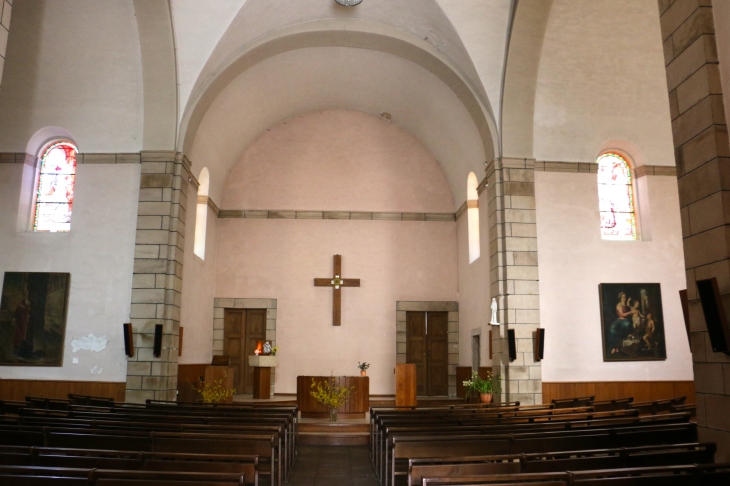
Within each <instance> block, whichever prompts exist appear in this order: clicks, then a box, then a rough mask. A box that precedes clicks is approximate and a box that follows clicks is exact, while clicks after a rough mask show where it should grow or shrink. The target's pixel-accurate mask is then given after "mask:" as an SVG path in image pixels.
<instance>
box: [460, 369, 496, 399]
mask: <svg viewBox="0 0 730 486" xmlns="http://www.w3.org/2000/svg"><path fill="white" fill-rule="evenodd" d="M464 386H465V387H466V398H469V397H470V396H471V395H472V393H475V394H476V393H478V394H479V398H480V401H481V402H482V403H492V398H493V396H494V394H495V393H496V394H499V392H500V391H501V382H500V377H499V375H494V374H492V372H491V371H487V377H486V378H482V377H481V376H479V373H477V372H476V371H472V373H471V379H470V380H466V381H465V382H464Z"/></svg>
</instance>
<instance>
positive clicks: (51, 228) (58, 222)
mask: <svg viewBox="0 0 730 486" xmlns="http://www.w3.org/2000/svg"><path fill="white" fill-rule="evenodd" d="M76 152H77V150H76V147H74V146H73V145H72V144H70V143H69V142H57V143H54V144H53V145H51V146H50V147H48V148H47V149H46V151H45V152H43V155H42V156H41V169H40V174H39V175H38V192H37V193H36V204H35V216H34V218H33V231H48V232H61V231H70V230H71V210H72V208H73V201H74V182H75V180H76Z"/></svg>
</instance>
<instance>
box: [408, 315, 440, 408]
mask: <svg viewBox="0 0 730 486" xmlns="http://www.w3.org/2000/svg"><path fill="white" fill-rule="evenodd" d="M448 338H449V313H448V312H406V363H409V364H415V365H416V393H417V394H418V395H420V396H443V395H448V394H449V342H448V341H449V339H448Z"/></svg>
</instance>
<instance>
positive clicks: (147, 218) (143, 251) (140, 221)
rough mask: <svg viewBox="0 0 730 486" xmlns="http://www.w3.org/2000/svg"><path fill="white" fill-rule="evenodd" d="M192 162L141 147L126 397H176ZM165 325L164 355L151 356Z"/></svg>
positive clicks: (132, 399) (164, 398)
mask: <svg viewBox="0 0 730 486" xmlns="http://www.w3.org/2000/svg"><path fill="white" fill-rule="evenodd" d="M189 172H190V163H189V162H188V161H187V159H186V158H185V157H184V156H183V155H182V154H175V153H174V152H142V176H141V180H140V188H139V207H138V210H137V239H136V245H135V253H134V277H133V283H132V305H131V310H130V319H131V322H132V326H133V329H134V347H135V350H134V357H132V358H128V359H127V360H128V362H127V394H126V400H127V401H128V402H144V401H145V400H147V399H156V400H175V399H176V396H177V354H178V351H177V348H178V336H179V329H180V302H181V294H180V292H181V290H182V270H183V248H184V244H185V207H186V203H187V187H188V180H189V178H190V175H189ZM157 324H162V326H163V327H162V329H163V331H162V354H161V355H160V357H155V356H154V355H153V344H154V332H155V325H157Z"/></svg>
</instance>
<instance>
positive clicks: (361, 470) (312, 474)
mask: <svg viewBox="0 0 730 486" xmlns="http://www.w3.org/2000/svg"><path fill="white" fill-rule="evenodd" d="M304 485H308V486H330V485H333V486H334V485H337V486H378V480H377V479H375V472H374V471H373V467H372V465H371V464H370V453H369V449H368V447H367V446H305V445H300V446H299V457H298V459H297V463H296V465H295V466H294V469H293V471H292V475H291V479H290V480H289V485H288V486H304Z"/></svg>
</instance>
